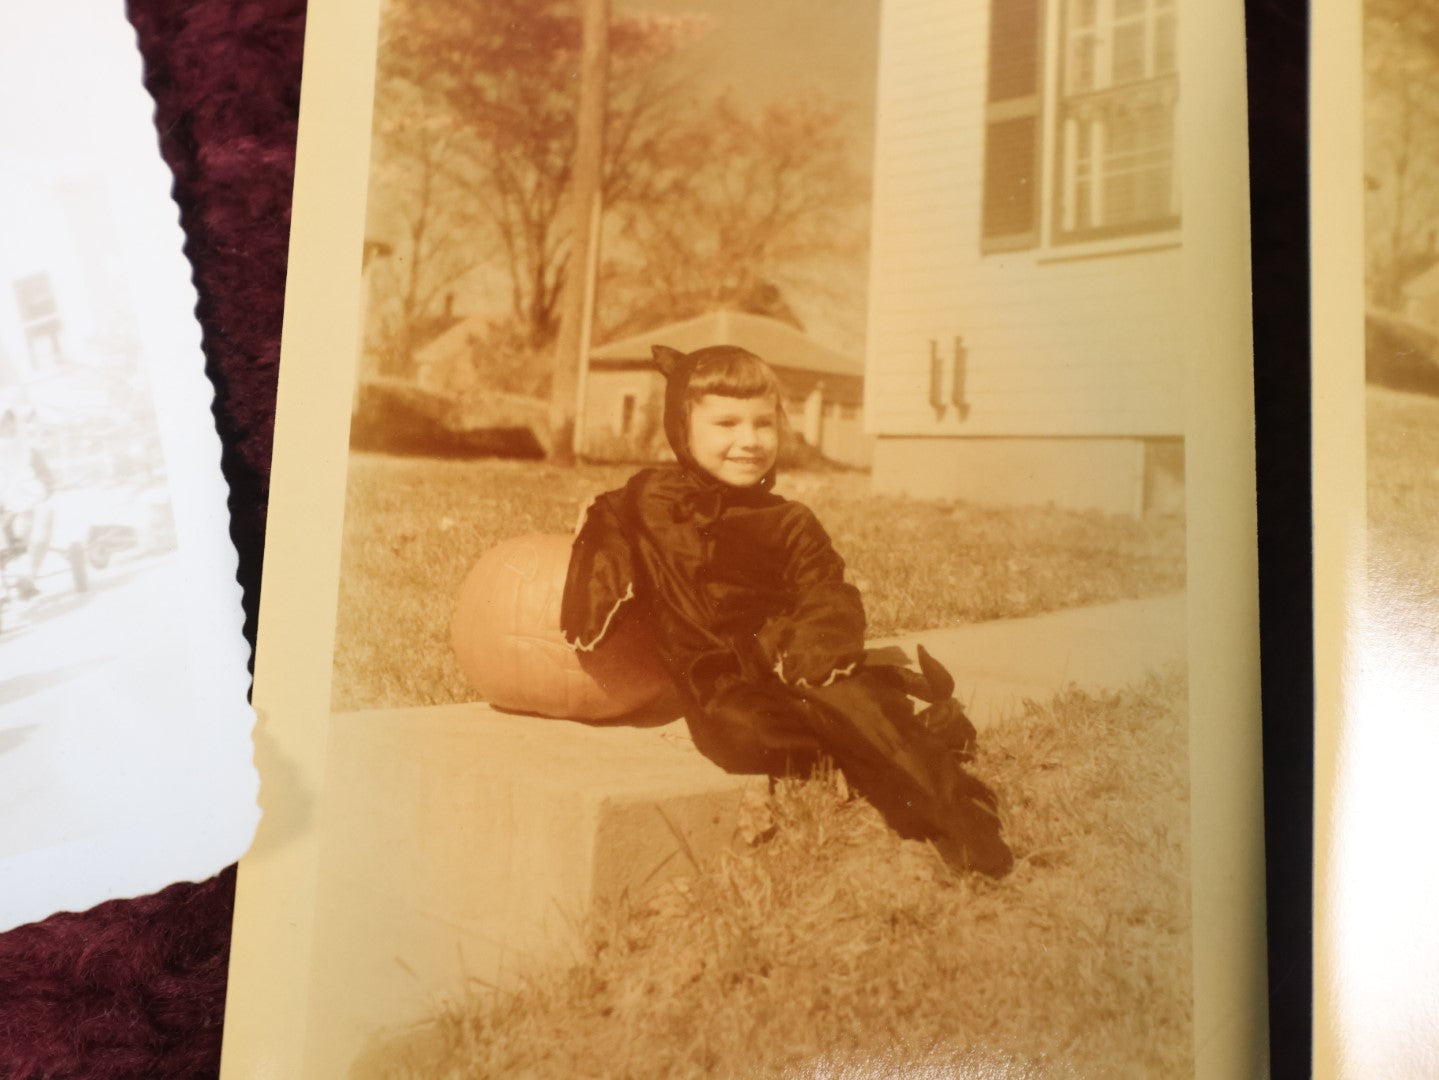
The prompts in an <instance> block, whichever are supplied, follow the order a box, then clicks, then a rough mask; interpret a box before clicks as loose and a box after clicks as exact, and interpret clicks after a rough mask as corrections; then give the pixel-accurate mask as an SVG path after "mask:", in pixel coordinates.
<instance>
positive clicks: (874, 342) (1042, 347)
mask: <svg viewBox="0 0 1439 1080" xmlns="http://www.w3.org/2000/svg"><path fill="white" fill-rule="evenodd" d="M1049 6H1050V7H1051V8H1054V7H1055V6H1056V5H1053V4H1051V5H1049ZM1046 34H1047V37H1048V39H1049V40H1048V41H1047V51H1049V52H1050V54H1051V55H1052V53H1053V50H1054V49H1055V48H1056V47H1057V27H1056V25H1055V20H1054V19H1053V18H1050V19H1049V20H1048V26H1047V27H1046ZM988 37H989V5H988V3H984V2H967V3H960V4H956V3H954V2H952V0H885V3H884V7H883V12H882V20H881V43H880V79H879V109H878V119H877V125H878V128H877V133H876V169H875V197H874V199H875V201H874V234H873V239H872V247H871V280H870V310H869V330H868V342H867V348H866V408H865V424H866V428H867V430H869V431H871V432H873V433H875V434H877V435H879V436H881V437H890V436H985V437H993V436H1008V437H1076V436H1104V437H1121V436H1122V437H1136V438H1137V437H1165V436H1177V435H1180V434H1182V430H1183V419H1182V408H1181V404H1182V403H1181V400H1180V383H1181V377H1182V364H1181V357H1180V355H1179V351H1178V343H1177V341H1176V340H1175V328H1176V327H1177V326H1179V325H1180V322H1181V297H1180V295H1179V288H1178V282H1179V273H1180V261H1179V260H1180V252H1179V249H1178V245H1177V238H1176V237H1173V236H1168V237H1158V238H1156V237H1148V238H1138V239H1136V240H1134V241H1133V242H1131V243H1129V244H1128V245H1125V244H1123V243H1120V242H1115V243H1113V244H1110V245H1108V246H1107V247H1106V248H1104V249H1103V255H1102V257H1100V256H1098V255H1096V256H1095V257H1088V258H1075V257H1073V255H1074V254H1075V253H1076V252H1075V249H1069V250H1066V249H1065V248H1064V247H1063V246H1049V247H1040V248H1037V249H1034V250H1030V251H1020V252H1008V253H1002V254H1001V253H996V254H988V255H986V254H983V253H982V251H981V236H980V224H981V207H982V195H983V192H982V179H983V158H984V133H985V95H986V82H987V73H986V64H987V59H988ZM1046 69H1047V73H1046V79H1047V80H1048V83H1049V85H1050V89H1051V91H1052V84H1053V80H1054V70H1053V65H1046ZM1048 100H1050V97H1049V96H1047V97H1046V101H1048ZM1042 122H1043V123H1044V124H1045V125H1049V124H1051V123H1052V116H1051V115H1049V114H1048V113H1045V114H1044V115H1043V116H1042ZM1043 169H1044V171H1045V173H1046V175H1047V174H1049V173H1050V172H1051V171H1052V169H1053V155H1052V153H1050V152H1046V153H1045V155H1044V164H1043ZM1044 198H1045V200H1046V201H1047V200H1048V199H1049V198H1050V187H1049V185H1048V184H1046V185H1045V194H1044ZM1045 218H1046V220H1047V218H1048V208H1047V207H1046V212H1045ZM1046 231H1047V230H1046ZM1146 246H1147V247H1148V248H1149V250H1144V248H1145V247H1146ZM956 337H958V338H962V340H963V346H964V350H965V370H966V378H965V391H966V392H965V395H964V396H965V399H966V402H967V404H968V406H969V408H968V411H967V414H966V415H965V416H963V417H961V416H960V410H958V409H955V408H952V407H951V408H946V409H944V410H942V412H939V414H938V415H937V410H936V409H934V408H933V407H931V404H930V400H929V394H930V372H931V359H930V357H931V342H934V343H935V346H936V347H937V349H938V351H939V354H940V355H941V357H943V358H945V361H946V363H947V362H948V358H949V357H950V355H951V354H952V352H953V346H954V340H955V338H956Z"/></svg>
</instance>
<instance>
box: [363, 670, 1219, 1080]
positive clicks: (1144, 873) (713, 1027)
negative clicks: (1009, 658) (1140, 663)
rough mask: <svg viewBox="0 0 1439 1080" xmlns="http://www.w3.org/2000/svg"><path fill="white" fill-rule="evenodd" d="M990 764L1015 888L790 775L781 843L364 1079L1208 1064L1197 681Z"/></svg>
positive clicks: (1087, 720) (410, 1046)
mask: <svg viewBox="0 0 1439 1080" xmlns="http://www.w3.org/2000/svg"><path fill="white" fill-rule="evenodd" d="M976 768H977V770H978V771H979V773H980V774H981V775H983V776H985V777H986V778H990V779H992V780H993V781H994V783H995V785H996V787H997V789H998V790H999V791H1000V792H1001V793H1002V796H1003V798H1004V800H1005V803H1006V812H1007V817H1008V823H1007V831H1008V834H1009V837H1010V840H1011V842H1012V844H1013V847H1014V849H1015V853H1016V855H1017V856H1018V864H1017V866H1016V869H1015V871H1014V873H1013V874H1012V875H1011V876H1010V877H1008V878H1007V879H1005V880H1004V881H1002V882H998V883H995V882H990V881H988V880H985V879H982V878H978V877H973V876H971V877H964V878H958V877H955V876H953V875H951V874H950V873H949V872H948V871H947V870H945V869H944V867H943V865H942V864H941V863H940V862H939V859H938V857H937V855H936V854H935V853H934V852H933V850H932V849H930V848H929V847H927V846H926V845H923V844H921V843H918V842H915V841H903V840H900V839H898V838H897V837H896V836H895V835H894V834H893V833H891V832H890V831H889V830H888V829H887V828H885V826H884V824H883V822H882V821H881V820H880V819H879V817H878V815H877V814H876V813H875V812H874V811H873V810H872V809H871V808H870V807H869V806H868V805H867V804H866V803H864V802H863V801H860V800H846V799H845V798H844V797H843V793H842V791H841V790H840V788H841V786H840V785H837V784H836V783H834V782H833V781H832V780H829V779H826V778H822V777H821V778H815V779H811V780H809V781H807V782H803V783H800V782H785V783H782V784H780V785H779V786H778V787H777V789H776V790H775V791H774V793H773V795H772V796H771V799H770V812H771V813H772V815H773V820H774V822H775V826H776V827H775V829H774V831H773V833H772V834H770V835H768V836H767V837H766V838H764V839H761V840H759V841H757V842H754V843H752V844H751V845H749V846H741V847H740V848H738V849H737V850H736V851H735V852H733V853H725V854H723V855H722V856H720V857H719V858H718V859H717V860H716V861H715V862H713V863H711V864H709V865H707V866H704V867H702V868H700V870H699V872H697V873H695V874H694V875H693V876H691V877H688V878H684V879H680V880H679V881H678V882H677V883H672V884H671V885H669V886H666V887H665V888H664V889H663V890H662V891H661V892H660V893H659V894H658V895H656V896H653V897H651V898H649V899H648V900H647V902H645V903H643V904H639V905H634V906H629V907H622V908H619V909H616V910H611V911H608V912H605V913H602V914H601V915H598V916H596V917H595V918H594V919H593V920H592V923H591V924H590V927H589V935H590V936H589V948H588V951H587V956H586V957H585V958H584V959H583V961H582V962H580V963H579V964H577V965H576V966H574V967H573V968H570V969H568V970H555V971H550V972H545V973H539V974H536V975H535V976H533V977H532V978H531V979H530V980H529V981H528V982H527V983H526V984H525V985H523V986H522V987H520V988H518V989H517V990H515V991H513V992H506V993H498V992H495V991H492V990H483V989H477V990H476V991H475V992H474V994H473V995H472V996H471V997H469V998H468V999H467V1000H463V1001H457V1002H455V1003H453V1004H452V1006H451V1007H450V1008H448V1009H447V1010H445V1011H444V1013H443V1015H441V1016H440V1017H439V1018H438V1019H437V1020H436V1021H434V1022H433V1023H432V1024H430V1025H429V1026H427V1027H425V1028H422V1029H420V1030H419V1031H417V1032H411V1033H408V1034H407V1035H404V1036H401V1037H397V1038H396V1039H395V1040H394V1041H393V1042H391V1043H389V1044H387V1045H386V1046H384V1047H383V1048H382V1049H381V1050H380V1051H379V1052H377V1053H376V1054H375V1055H373V1056H372V1057H371V1058H370V1059H369V1061H368V1062H367V1064H366V1067H365V1068H364V1069H363V1070H362V1072H361V1073H360V1074H359V1075H364V1076H385V1077H395V1078H405V1080H420V1078H432V1077H433V1078H455V1080H457V1078H461V1077H465V1078H470V1077H506V1078H513V1077H573V1078H584V1077H595V1078H598V1077H605V1078H627V1080H647V1078H654V1080H660V1078H685V1077H699V1076H713V1077H751V1076H760V1077H786V1078H794V1080H801V1078H802V1080H819V1078H821V1077H824V1078H831V1077H836V1078H837V1077H853V1078H856V1080H858V1078H861V1077H864V1078H868V1077H874V1076H906V1077H921V1076H922V1077H936V1078H938V1077H941V1076H943V1077H975V1078H978V1077H991V1076H1001V1075H1002V1076H1004V1077H1006V1078H1007V1080H1022V1078H1035V1077H1103V1078H1110V1077H1144V1078H1163V1077H1187V1076H1190V1075H1192V1071H1193V1065H1192V1051H1191V1040H1192V1030H1191V997H1190V968H1191V955H1190V914H1189V847H1188V840H1187V837H1188V815H1189V799H1188V769H1187V720H1186V710H1185V703H1184V681H1183V679H1182V678H1181V677H1179V676H1178V675H1171V676H1170V677H1167V678H1164V679H1161V680H1155V681H1152V682H1151V683H1149V684H1148V685H1145V686H1143V687H1139V688H1136V689H1131V690H1128V691H1125V692H1122V693H1116V694H1113V695H1107V696H1101V697H1090V696H1086V695H1082V694H1079V693H1069V694H1065V695H1061V696H1060V697H1058V698H1056V699H1055V700H1054V701H1053V702H1051V703H1049V704H1047V705H1045V706H1038V705H1033V706H1031V707H1030V709H1029V711H1028V713H1027V714H1026V715H1024V716H1022V717H1020V718H1019V719H1017V720H1016V721H1014V722H1013V723H1011V724H1007V725H1005V726H1004V727H1003V728H1001V729H997V730H994V731H991V732H986V733H985V736H984V744H983V745H982V747H981V756H980V760H979V761H978V763H977V766H976Z"/></svg>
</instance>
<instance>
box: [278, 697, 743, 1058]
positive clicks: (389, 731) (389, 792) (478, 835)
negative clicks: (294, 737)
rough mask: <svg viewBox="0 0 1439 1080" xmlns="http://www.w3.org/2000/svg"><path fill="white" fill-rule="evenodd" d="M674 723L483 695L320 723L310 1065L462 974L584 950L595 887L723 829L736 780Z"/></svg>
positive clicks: (519, 967) (631, 886)
mask: <svg viewBox="0 0 1439 1080" xmlns="http://www.w3.org/2000/svg"><path fill="white" fill-rule="evenodd" d="M767 784H768V781H767V780H766V779H765V778H764V777H744V776H731V775H728V774H726V773H725V772H723V771H722V770H721V769H719V768H718V767H716V766H715V765H714V764H712V763H711V762H710V761H709V760H707V759H706V758H704V757H702V756H701V755H700V754H699V753H698V751H696V750H695V749H694V746H693V744H692V743H691V742H690V739H689V735H688V732H687V730H686V729H685V726H684V724H683V722H682V721H680V722H676V723H670V724H666V725H663V726H656V727H647V728H644V727H632V726H619V725H609V726H606V727H591V726H586V725H582V724H575V723H569V722H566V721H561V720H546V719H541V718H537V717H525V716H515V715H510V714H504V713H499V712H496V711H495V710H493V709H490V708H489V707H488V706H485V705H458V706H444V707H437V708H420V709H395V710H385V711H380V712H367V713H351V714H344V715H339V716H336V717H334V718H333V720H332V721H331V736H330V746H329V753H328V757H327V766H326V773H325V785H326V797H325V799H324V816H323V818H322V820H321V821H320V822H319V828H320V830H321V840H320V850H321V852H322V853H323V854H322V857H321V863H320V866H319V868H318V873H319V887H318V889H317V900H316V905H317V912H316V914H317V918H316V921H315V926H316V927H317V929H316V933H315V939H314V953H313V972H314V978H313V982H312V995H313V996H312V998H311V1005H312V1024H311V1027H310V1042H309V1044H308V1045H307V1049H306V1055H307V1061H308V1062H309V1065H307V1068H306V1075H316V1076H321V1075H324V1076H331V1075H333V1076H339V1075H342V1074H343V1070H342V1068H341V1066H342V1065H343V1066H344V1067H345V1068H347V1067H348V1064H347V1063H349V1062H352V1061H353V1060H354V1059H355V1057H356V1055H357V1054H358V1053H359V1052H360V1050H361V1049H362V1047H363V1045H364V1044H365V1042H366V1041H367V1040H369V1039H371V1038H373V1037H374V1036H376V1035H377V1034H378V1033H381V1032H393V1031H395V1030H396V1029H397V1028H398V1027H402V1026H403V1025H405V1024H408V1023H411V1022H415V1021H419V1020H421V1019H423V1018H424V1017H426V1016H428V1015H432V1014H433V1012H434V1009H435V1006H436V1005H437V1004H438V1003H439V1002H441V1001H444V1000H448V999H452V998H454V997H455V996H457V995H458V994H459V993H460V992H462V990H463V989H464V987H465V986H466V985H467V984H471V983H473V982H479V983H482V984H488V985H500V986H504V985H513V984H514V982H515V981H516V980H518V979H520V978H522V977H523V976H524V974H525V973H526V972H530V971H534V970H535V969H536V967H537V966H539V965H542V964H544V963H546V962H552V961H557V960H559V961H562V960H564V959H566V958H567V957H574V956H578V948H579V945H580V940H579V936H578V932H579V929H580V927H581V925H582V922H583V919H584V917H585V915H586V914H587V913H588V912H590V911H591V910H592V909H593V908H594V907H595V905H596V904H598V903H602V902H604V901H614V900H618V899H620V898H622V897H624V896H625V895H626V894H629V895H631V896H639V895H643V894H644V893H646V892H647V891H650V890H653V889H654V888H655V887H657V886H658V885H659V884H660V883H661V882H663V881H665V880H667V879H669V878H671V877H673V876H675V875H677V874H682V873H686V872H689V870H690V869H691V866H692V860H703V859H705V858H706V857H708V856H711V855H713V854H714V853H715V852H716V851H717V850H718V849H720V848H721V847H723V846H725V845H727V844H730V843H732V842H734V840H735V831H736V824H737V821H738V816H739V809H740V804H741V800H742V799H743V798H744V795H745V792H746V791H755V792H757V793H760V794H762V793H763V792H764V791H765V790H767Z"/></svg>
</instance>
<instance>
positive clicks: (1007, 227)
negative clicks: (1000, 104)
mask: <svg viewBox="0 0 1439 1080" xmlns="http://www.w3.org/2000/svg"><path fill="white" fill-rule="evenodd" d="M1035 135H1036V121H1035V118H1034V117H1032V116H1026V117H1021V118H1019V119H1017V120H999V121H996V122H994V123H992V124H990V125H989V130H988V133H987V135H986V138H985V146H984V235H985V236H987V237H994V236H1014V235H1018V234H1023V233H1028V232H1031V231H1032V230H1033V229H1034V228H1035V225H1036V222H1035V210H1036V201H1035V183H1036V180H1037V173H1038V168H1037V162H1036V160H1035V159H1036V157H1037V155H1036V154H1035Z"/></svg>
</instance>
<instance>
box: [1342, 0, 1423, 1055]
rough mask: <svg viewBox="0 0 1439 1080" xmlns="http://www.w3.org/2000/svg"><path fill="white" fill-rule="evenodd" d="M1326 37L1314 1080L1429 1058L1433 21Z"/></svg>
mask: <svg viewBox="0 0 1439 1080" xmlns="http://www.w3.org/2000/svg"><path fill="white" fill-rule="evenodd" d="M1321 32H1322V36H1321V37H1320V38H1319V39H1318V41H1319V42H1320V44H1321V45H1322V46H1324V47H1325V49H1326V51H1327V53H1328V55H1329V57H1331V58H1332V60H1333V61H1335V62H1337V63H1339V64H1343V65H1344V66H1343V68H1340V69H1339V70H1340V72H1341V77H1340V78H1339V79H1337V80H1336V83H1335V85H1334V86H1333V87H1329V88H1326V90H1325V91H1324V99H1323V104H1324V106H1325V107H1326V111H1327V114H1328V115H1329V116H1331V117H1332V118H1333V127H1332V129H1331V130H1327V131H1325V132H1324V133H1323V134H1322V135H1320V136H1318V137H1317V139H1316V151H1315V153H1316V159H1315V160H1316V161H1321V160H1330V161H1335V162H1340V161H1342V162H1345V163H1346V164H1347V165H1348V166H1349V167H1331V168H1329V169H1327V170H1323V173H1322V175H1323V176H1324V179H1323V180H1322V181H1317V182H1316V189H1317V190H1318V191H1319V197H1318V198H1317V199H1316V212H1317V211H1319V210H1320V209H1324V210H1326V211H1327V213H1326V227H1325V228H1321V227H1320V226H1319V225H1318V224H1316V226H1315V236H1316V239H1317V240H1318V241H1319V242H1318V243H1317V244H1316V252H1317V253H1318V254H1317V257H1316V282H1317V283H1318V285H1317V287H1318V288H1319V289H1324V290H1327V291H1328V294H1329V296H1331V297H1332V300H1333V303H1332V306H1331V307H1330V309H1329V310H1327V311H1326V310H1324V309H1323V308H1321V307H1319V306H1318V305H1316V311H1317V312H1318V315H1317V316H1316V322H1315V327H1316V334H1315V386H1316V395H1318V394H1319V393H1320V387H1321V386H1323V387H1324V390H1325V393H1324V395H1323V397H1322V399H1321V400H1322V401H1323V406H1322V408H1321V409H1320V410H1317V411H1316V455H1315V466H1314V468H1315V491H1316V495H1315V517H1316V530H1317V531H1316V552H1317V553H1320V552H1323V553H1327V557H1328V559H1329V565H1328V567H1327V568H1326V567H1324V566H1321V565H1320V564H1319V563H1318V562H1316V589H1317V598H1318V600H1319V602H1320V604H1321V605H1323V604H1324V603H1325V602H1326V599H1327V601H1328V607H1327V608H1326V607H1323V606H1321V607H1319V608H1317V609H1316V620H1315V631H1316V637H1317V639H1318V640H1319V642H1320V643H1321V645H1326V646H1327V648H1326V653H1327V655H1326V654H1325V653H1321V654H1320V655H1319V656H1318V660H1317V668H1318V671H1319V672H1320V673H1321V679H1322V680H1323V681H1322V682H1321V684H1320V685H1321V687H1324V688H1326V689H1328V691H1329V693H1328V695H1327V697H1326V698H1325V699H1323V700H1322V702H1321V704H1322V705H1323V707H1322V708H1321V709H1320V711H1319V713H1318V717H1317V720H1316V728H1317V732H1316V734H1317V737H1318V738H1317V745H1318V747H1319V749H1320V755H1319V759H1318V760H1319V766H1320V769H1319V772H1318V774H1317V776H1316V780H1317V787H1318V796H1319V797H1318V802H1317V816H1316V847H1315V913H1316V927H1315V934H1316V951H1315V1017H1314V1022H1315V1048H1316V1053H1315V1066H1316V1075H1331V1076H1336V1077H1351V1076H1353V1077H1357V1076H1368V1075H1384V1074H1387V1075H1404V1074H1414V1073H1418V1072H1423V1071H1426V1070H1427V1069H1429V1068H1431V1067H1432V1063H1433V1060H1434V1048H1435V1046H1436V1045H1439V1024H1436V1017H1435V1011H1434V991H1433V980H1432V977H1431V975H1432V972H1433V970H1434V966H1435V964H1436V962H1439V937H1436V935H1435V933H1434V929H1433V920H1432V918H1431V916H1430V913H1431V912H1432V911H1433V909H1434V905H1435V903H1436V902H1439V865H1436V863H1435V860H1434V858H1433V856H1432V853H1431V850H1430V847H1429V845H1428V844H1427V841H1426V839H1425V838H1424V837H1423V836H1422V835H1421V831H1420V830H1421V829H1422V827H1423V826H1422V824H1421V823H1422V822H1425V821H1427V820H1428V819H1429V802H1430V791H1431V788H1432V785H1431V784H1430V782H1429V779H1428V777H1427V775H1426V773H1425V768H1424V763H1425V762H1427V761H1430V760H1432V758H1433V755H1434V752H1435V751H1436V750H1439V745H1436V739H1435V732H1434V724H1433V717H1434V716H1435V713H1436V710H1439V668H1436V665H1435V645H1436V637H1435V628H1436V626H1439V562H1436V558H1435V551H1434V543H1433V522H1434V513H1435V509H1436V506H1439V307H1436V305H1435V289H1436V282H1439V244H1436V236H1439V113H1436V111H1435V109H1434V104H1433V102H1434V97H1433V93H1434V91H1435V90H1436V89H1439V5H1436V4H1434V3H1432V2H1430V0H1362V2H1358V0H1356V2H1355V3H1352V4H1347V5H1343V6H1342V10H1338V11H1335V12H1333V13H1330V14H1329V17H1328V19H1327V20H1326V22H1325V23H1323V24H1321ZM1361 166H1362V175H1361V172H1360V167H1361ZM1315 175H1316V176H1319V175H1321V170H1319V169H1317V168H1316V169H1315ZM1321 493H1322V494H1321ZM1320 542H1323V546H1322V547H1321V546H1320ZM1326 570H1327V572H1326ZM1381 875H1382V876H1383V880H1382V881H1381V880H1380V876H1381ZM1320 1070H1323V1071H1322V1072H1321V1071H1320Z"/></svg>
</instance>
